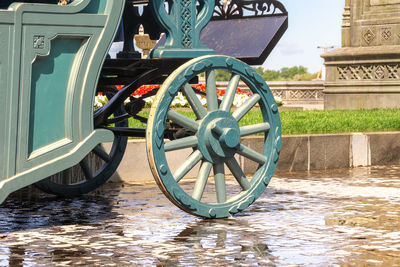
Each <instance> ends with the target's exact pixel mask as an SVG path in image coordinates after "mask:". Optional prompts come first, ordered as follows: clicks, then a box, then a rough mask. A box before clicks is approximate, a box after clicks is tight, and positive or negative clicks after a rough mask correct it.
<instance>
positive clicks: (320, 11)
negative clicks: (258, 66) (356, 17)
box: [263, 0, 345, 73]
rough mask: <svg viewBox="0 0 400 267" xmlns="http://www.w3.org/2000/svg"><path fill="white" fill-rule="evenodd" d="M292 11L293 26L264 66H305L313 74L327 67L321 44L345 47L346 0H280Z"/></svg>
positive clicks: (272, 67) (275, 67)
mask: <svg viewBox="0 0 400 267" xmlns="http://www.w3.org/2000/svg"><path fill="white" fill-rule="evenodd" d="M280 1H281V2H282V3H283V4H284V5H285V7H286V9H287V11H288V12H289V28H288V30H287V31H286V33H285V34H284V36H283V37H282V39H281V40H280V41H279V43H278V45H277V46H276V47H275V49H274V50H273V51H272V53H271V54H270V56H269V57H268V58H267V59H266V61H265V62H264V64H263V67H264V68H266V69H273V70H278V69H281V68H283V67H293V66H298V65H302V66H305V67H307V68H308V71H309V72H311V73H314V72H318V71H319V70H320V69H321V68H322V66H323V62H324V61H323V59H322V58H321V57H320V54H322V53H323V49H318V48H317V46H331V45H333V46H335V48H339V47H340V46H341V24H342V14H343V12H344V3H345V1H344V0H280Z"/></svg>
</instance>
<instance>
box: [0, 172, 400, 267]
mask: <svg viewBox="0 0 400 267" xmlns="http://www.w3.org/2000/svg"><path fill="white" fill-rule="evenodd" d="M29 190H31V189H25V190H24V191H20V192H18V193H16V194H14V195H13V196H11V197H10V198H9V199H8V200H7V201H6V202H5V203H4V204H3V205H2V206H0V266H7V265H10V266H22V265H23V266H36V265H43V266H46V265H47V266H48V265H61V266H62V265H67V266H70V265H105V266H108V265H110V266H111V265H120V266H132V265H158V266H175V265H190V266H199V265H201V266H203V265H206V266H216V265H221V266H226V265H233V264H235V265H251V266H253V265H259V266H276V265H291V264H293V265H304V266H310V265H314V266H315V265H317V266H327V265H358V266H366V265H367V266H369V265H371V266H373V265H384V266H393V265H396V264H400V167H390V168H389V167H382V168H361V169H356V170H338V171H334V172H312V173H293V174H281V175H279V177H275V178H274V179H273V180H272V182H271V185H270V187H269V188H268V189H267V191H266V192H265V193H264V194H263V196H262V197H261V198H260V199H259V200H258V201H257V202H256V203H254V204H253V205H252V206H251V207H250V209H248V210H247V211H245V212H242V213H241V214H239V215H238V216H236V217H234V218H230V219H225V220H201V219H199V218H195V217H193V216H191V215H187V214H186V213H184V212H182V211H180V210H178V209H177V208H175V206H173V205H172V204H170V203H169V202H168V200H167V199H166V198H165V197H164V196H163V195H162V194H161V193H160V192H159V190H158V189H157V188H156V186H155V185H154V184H153V183H149V184H141V185H139V184H135V185H125V186H121V185H108V186H107V187H105V188H103V189H102V190H101V191H98V192H95V193H93V194H90V195H87V196H84V197H81V198H77V199H73V200H68V199H67V200H66V199H58V198H53V197H48V196H46V195H43V194H38V193H37V192H34V191H29Z"/></svg>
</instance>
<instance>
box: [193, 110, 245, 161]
mask: <svg viewBox="0 0 400 267" xmlns="http://www.w3.org/2000/svg"><path fill="white" fill-rule="evenodd" d="M198 138H199V149H200V151H201V152H202V154H203V156H204V158H205V159H206V160H207V161H209V162H212V163H217V162H221V161H225V160H226V159H229V158H232V157H233V156H234V155H235V153H236V149H237V147H238V146H239V145H240V129H239V125H238V122H237V121H236V120H235V119H234V118H233V117H232V115H231V114H230V113H229V112H225V111H220V110H218V111H214V112H211V113H209V114H208V115H207V116H206V117H205V118H204V119H203V121H202V122H201V124H200V130H199V132H198Z"/></svg>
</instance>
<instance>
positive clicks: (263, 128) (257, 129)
mask: <svg viewBox="0 0 400 267" xmlns="http://www.w3.org/2000/svg"><path fill="white" fill-rule="evenodd" d="M269 129H270V125H269V123H268V122H263V123H259V124H254V125H247V126H243V127H240V136H247V135H252V134H256V133H262V132H268V131H269Z"/></svg>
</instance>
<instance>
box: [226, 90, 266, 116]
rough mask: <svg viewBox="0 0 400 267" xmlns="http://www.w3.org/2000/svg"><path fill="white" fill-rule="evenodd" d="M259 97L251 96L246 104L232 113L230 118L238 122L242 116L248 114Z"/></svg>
mask: <svg viewBox="0 0 400 267" xmlns="http://www.w3.org/2000/svg"><path fill="white" fill-rule="evenodd" d="M260 98H261V97H260V95H259V94H254V95H252V96H251V97H250V98H249V99H248V100H247V101H246V103H244V104H243V105H241V106H240V107H239V108H238V109H236V110H235V111H234V112H233V113H232V116H233V117H234V118H235V119H236V120H237V121H240V120H241V119H242V118H243V117H244V115H246V114H247V112H249V111H250V110H251V109H252V108H253V107H254V105H255V104H256V103H257V102H258V101H259V100H260Z"/></svg>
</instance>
